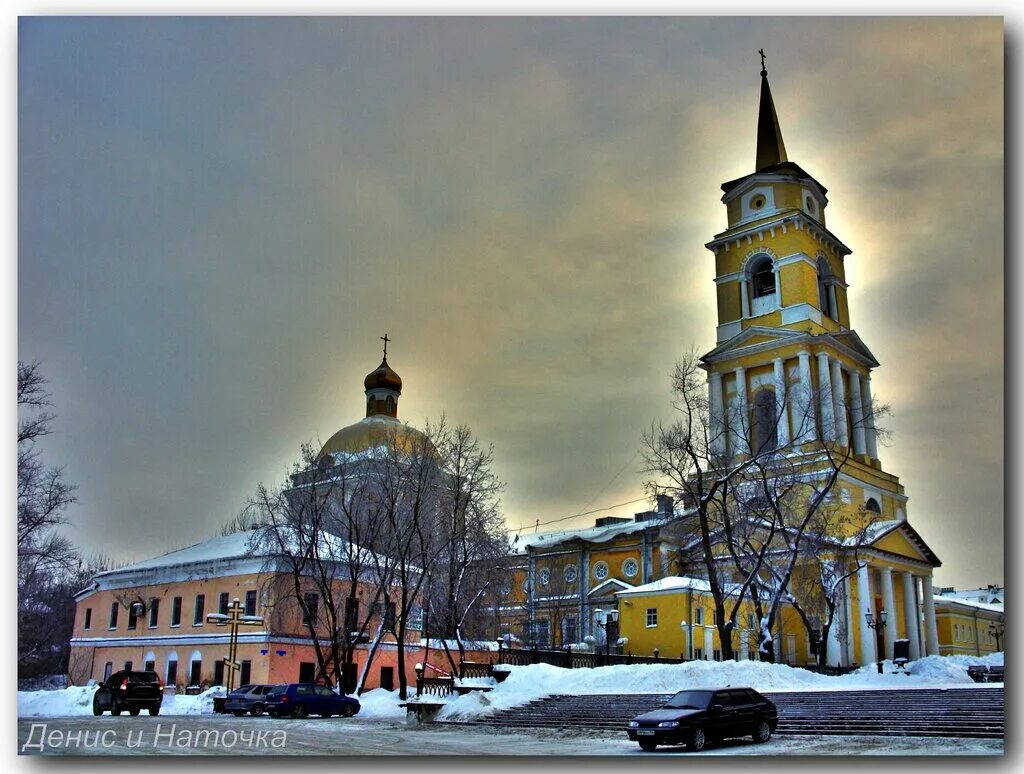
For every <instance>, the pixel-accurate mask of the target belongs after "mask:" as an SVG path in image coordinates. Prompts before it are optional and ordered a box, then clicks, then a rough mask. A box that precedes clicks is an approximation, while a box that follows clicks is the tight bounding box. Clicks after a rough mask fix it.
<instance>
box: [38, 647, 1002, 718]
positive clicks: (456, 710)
mask: <svg viewBox="0 0 1024 774" xmlns="http://www.w3.org/2000/svg"><path fill="white" fill-rule="evenodd" d="M1002 663H1003V654H1002V653H996V654H994V655H992V656H988V657H985V658H974V657H971V656H944V657H939V656H929V657H927V658H923V659H921V660H919V661H915V662H913V663H911V664H910V672H911V674H910V675H909V676H908V675H899V674H893V673H892V672H893V667H892V664H891V663H889V662H886V665H885V670H886V672H887V674H882V675H879V674H878V673H877V672H876V670H875V668H874V666H868V667H864V668H862V669H860V670H858V671H857V672H854V673H852V674H849V675H844V676H842V677H829V676H825V675H819V674H815V673H814V672H808V671H807V670H804V669H796V668H794V667H790V666H786V665H785V664H766V663H762V662H758V661H724V662H718V661H690V662H687V663H685V664H634V665H616V666H608V667H597V668H595V669H563V668H561V667H553V666H549V665H547V664H534V665H531V666H523V667H511V668H510V669H511V673H510V675H509V677H508V679H506V680H505V681H504V682H503V683H501V684H500V685H498V686H497V687H496V688H495V689H494V690H493V691H491V692H489V693H479V692H478V693H471V694H467V695H466V696H461V697H458V698H452V699H450V700H449V701H448V704H447V706H446V707H445V708H444V709H443V710H442V711H441V713H440V714H439V716H438V719H442V720H443V719H466V718H472V717H478V716H480V715H485V714H488V713H490V712H494V711H495V710H500V709H507V708H509V707H514V706H518V705H520V704H525V703H526V702H529V701H532V700H533V699H538V698H541V697H543V696H548V695H551V694H556V693H571V694H588V693H673V692H675V691H678V690H680V689H682V688H696V687H702V686H705V687H716V686H720V685H727V684H731V685H745V686H750V687H752V688H755V689H757V690H762V691H809V690H810V691H813V690H832V691H834V690H854V689H865V688H872V689H876V688H903V689H906V688H940V687H941V688H949V687H970V686H973V685H974V683H973V682H972V681H971V678H970V677H968V676H967V667H968V666H970V665H972V664H988V665H994V664H1002ZM95 690H96V687H95V686H72V687H70V688H65V689H62V690H51V691H19V692H18V716H19V717H21V718H33V717H68V716H75V715H91V714H92V696H93V693H94V692H95ZM219 695H223V689H221V688H211V689H210V690H208V691H205V692H204V693H201V694H199V695H198V696H180V695H173V694H169V695H166V696H165V697H164V702H163V707H162V708H161V710H160V714H161V716H164V715H169V716H189V715H212V714H213V698H214V697H215V696H219ZM359 701H360V703H361V705H362V709H361V710H360V712H359V716H358V717H359V718H360V719H361V720H370V719H377V720H386V719H393V720H396V719H400V718H402V717H404V715H405V710H403V709H402V708H401V707H399V706H398V704H399V701H400V700H399V698H398V693H397V692H388V691H384V690H381V689H377V690H373V691H369V692H367V693H365V694H363V695H362V696H360V697H359Z"/></svg>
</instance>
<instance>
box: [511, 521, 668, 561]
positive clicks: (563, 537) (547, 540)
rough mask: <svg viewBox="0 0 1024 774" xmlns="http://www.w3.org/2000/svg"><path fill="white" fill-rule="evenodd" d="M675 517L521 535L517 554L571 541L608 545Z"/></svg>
mask: <svg viewBox="0 0 1024 774" xmlns="http://www.w3.org/2000/svg"><path fill="white" fill-rule="evenodd" d="M672 518H675V517H665V516H661V517H652V518H650V519H645V520H644V521H634V520H632V519H631V520H629V521H623V522H620V523H617V524H605V525H603V526H600V527H597V526H594V527H580V528H576V529H561V530H556V531H553V532H538V533H536V534H533V535H520V536H519V540H518V542H517V543H516V546H515V553H525V551H526V549H527V547H529V548H551V547H552V546H557V545H558V544H559V543H565V542H567V541H570V540H584V541H586V542H588V543H607V542H608V541H609V540H614V539H615V538H617V537H620V536H621V535H629V534H631V533H633V532H642V531H643V530H645V529H647V528H648V527H656V526H662V525H664V524H666V523H667V522H668V521H670V520H671V519H672Z"/></svg>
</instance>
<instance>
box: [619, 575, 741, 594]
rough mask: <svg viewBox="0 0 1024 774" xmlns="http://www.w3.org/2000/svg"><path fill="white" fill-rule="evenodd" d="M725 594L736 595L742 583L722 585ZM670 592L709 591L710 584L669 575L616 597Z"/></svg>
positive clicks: (697, 579) (696, 579) (702, 580)
mask: <svg viewBox="0 0 1024 774" xmlns="http://www.w3.org/2000/svg"><path fill="white" fill-rule="evenodd" d="M722 586H723V589H724V590H725V593H726V594H738V593H739V592H740V589H742V588H743V584H742V583H724V584H722ZM672 591H704V592H710V591H711V584H710V583H708V582H707V581H706V580H704V579H703V578H691V577H689V576H686V575H670V576H668V577H666V578H659V579H658V580H656V581H651V582H650V583H645V584H643V585H642V586H636V587H635V588H632V589H626V590H625V591H620V592H618V593H617V594H616V596H618V597H629V596H639V595H643V594H658V593H662V594H664V593H668V592H672Z"/></svg>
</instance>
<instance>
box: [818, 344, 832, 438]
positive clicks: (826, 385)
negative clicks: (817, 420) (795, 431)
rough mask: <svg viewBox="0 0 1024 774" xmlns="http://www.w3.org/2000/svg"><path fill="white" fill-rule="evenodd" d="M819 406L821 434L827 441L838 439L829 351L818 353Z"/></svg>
mask: <svg viewBox="0 0 1024 774" xmlns="http://www.w3.org/2000/svg"><path fill="white" fill-rule="evenodd" d="M818 408H819V410H820V411H821V414H820V416H821V434H822V436H823V438H824V440H826V441H834V440H835V439H836V412H835V406H834V405H833V404H832V371H831V369H830V368H829V365H828V353H827V352H819V353H818Z"/></svg>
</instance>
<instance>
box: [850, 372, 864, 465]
mask: <svg viewBox="0 0 1024 774" xmlns="http://www.w3.org/2000/svg"><path fill="white" fill-rule="evenodd" d="M850 409H851V411H852V413H853V453H854V454H864V453H865V452H866V451H867V445H866V444H865V436H864V402H863V401H862V400H861V394H860V374H858V373H856V372H855V371H851V372H850Z"/></svg>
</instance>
